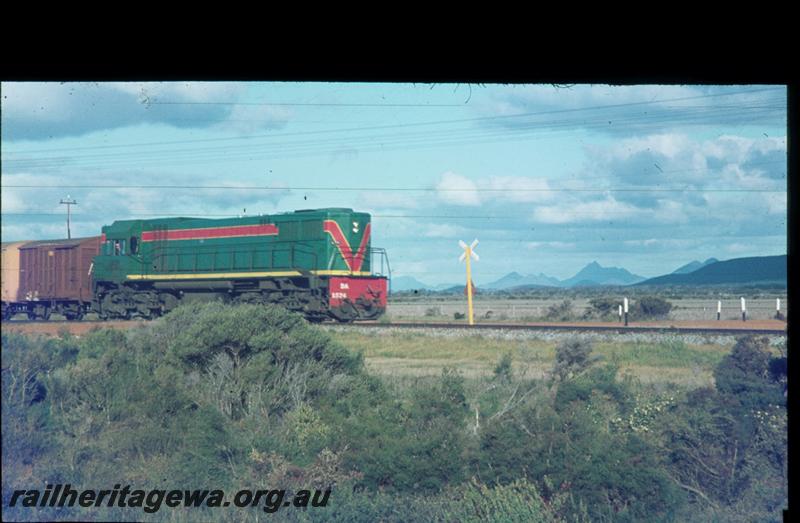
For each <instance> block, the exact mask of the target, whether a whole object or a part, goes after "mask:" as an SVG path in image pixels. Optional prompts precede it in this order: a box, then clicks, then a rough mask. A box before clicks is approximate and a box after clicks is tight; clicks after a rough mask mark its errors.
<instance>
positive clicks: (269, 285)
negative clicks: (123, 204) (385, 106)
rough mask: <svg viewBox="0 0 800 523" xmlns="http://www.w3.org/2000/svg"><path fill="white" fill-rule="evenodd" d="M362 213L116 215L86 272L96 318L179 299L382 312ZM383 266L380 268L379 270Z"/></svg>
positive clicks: (378, 255) (363, 314) (155, 308)
mask: <svg viewBox="0 0 800 523" xmlns="http://www.w3.org/2000/svg"><path fill="white" fill-rule="evenodd" d="M370 228H371V226H370V215H369V214H367V213H363V212H354V211H353V210H352V209H342V208H328V209H316V210H303V211H295V212H289V213H284V214H275V215H261V216H246V217H240V218H226V219H201V218H161V219H153V220H120V221H115V222H114V223H112V224H111V225H107V226H105V227H103V229H102V235H101V237H100V254H99V255H98V256H96V257H95V258H94V261H93V264H92V267H91V268H90V272H91V275H92V285H93V292H94V303H93V307H94V309H95V312H97V313H98V314H99V315H100V317H102V318H130V317H134V316H139V317H144V318H149V317H155V316H158V315H161V314H163V313H164V312H167V311H169V310H170V309H172V308H174V307H175V306H177V305H178V304H179V303H181V302H188V301H194V300H209V299H222V300H225V301H237V302H245V303H276V304H281V305H283V306H285V307H287V308H288V309H290V310H295V311H298V312H302V313H303V314H304V315H305V316H306V317H307V318H308V319H310V320H312V321H322V320H324V319H327V318H333V319H336V320H339V321H353V320H369V319H375V318H377V317H378V316H380V315H381V314H382V313H383V312H384V311H385V309H386V297H387V292H388V288H387V287H388V286H387V282H388V280H387V278H386V277H384V276H382V275H375V274H373V263H375V262H376V261H379V263H380V266H381V267H382V268H383V267H385V268H386V269H387V270H388V259H387V258H386V256H385V251H383V250H381V249H372V248H371V245H370V232H371V231H370ZM382 272H383V271H382V270H381V273H382Z"/></svg>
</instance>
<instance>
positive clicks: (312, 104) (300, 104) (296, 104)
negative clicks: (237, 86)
mask: <svg viewBox="0 0 800 523" xmlns="http://www.w3.org/2000/svg"><path fill="white" fill-rule="evenodd" d="M145 105H245V106H250V105H252V106H261V105H266V106H280V107H283V106H288V107H465V104H400V103H383V104H370V103H325V102H319V103H316V102H308V103H304V102H146V103H145Z"/></svg>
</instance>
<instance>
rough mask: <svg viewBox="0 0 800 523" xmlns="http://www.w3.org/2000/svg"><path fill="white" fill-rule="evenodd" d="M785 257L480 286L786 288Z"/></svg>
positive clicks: (400, 287) (455, 287) (442, 288)
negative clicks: (648, 273) (649, 273)
mask: <svg viewBox="0 0 800 523" xmlns="http://www.w3.org/2000/svg"><path fill="white" fill-rule="evenodd" d="M786 263H787V258H786V255H781V256H760V257H752V258H735V259H733V260H727V261H719V260H717V259H716V258H708V259H707V260H706V261H704V262H699V261H697V260H694V261H691V262H689V263H687V264H686V265H683V266H681V267H679V268H677V269H675V270H674V271H673V272H672V273H671V274H667V275H664V276H658V277H656V278H649V279H647V278H644V277H642V276H638V275H636V274H633V273H631V272H630V271H628V270H627V269H624V268H621V267H603V266H602V265H600V264H599V263H597V262H596V261H593V262H592V263H590V264H588V265H586V267H584V268H583V269H581V270H580V271H578V273H577V274H575V276H573V277H571V278H567V279H566V280H559V279H558V278H554V277H552V276H548V275H546V274H543V273H539V274H527V275H526V274H520V273H518V272H511V273H509V274H506V275H505V276H503V277H502V278H500V279H499V280H496V281H493V282H490V283H487V284H485V285H480V286H479V288H480V289H482V290H489V291H498V290H525V289H535V288H544V287H561V288H564V287H601V286H622V285H715V284H741V283H782V284H784V285H785V284H786ZM463 289H464V284H463V283H447V284H440V285H426V284H424V283H422V282H421V281H419V280H417V279H415V278H413V277H411V276H398V277H396V278H393V279H392V292H402V291H411V290H420V291H433V292H445V293H447V292H463Z"/></svg>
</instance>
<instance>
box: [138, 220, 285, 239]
mask: <svg viewBox="0 0 800 523" xmlns="http://www.w3.org/2000/svg"><path fill="white" fill-rule="evenodd" d="M276 234H278V227H277V226H275V225H273V224H266V225H239V226H236V227H211V228H207V229H173V230H167V231H145V232H143V233H142V241H143V242H152V241H158V240H204V239H212V238H231V237H237V236H274V235H276Z"/></svg>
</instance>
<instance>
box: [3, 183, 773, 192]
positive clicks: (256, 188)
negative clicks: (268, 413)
mask: <svg viewBox="0 0 800 523" xmlns="http://www.w3.org/2000/svg"><path fill="white" fill-rule="evenodd" d="M3 187H4V188H13V189H93V190H98V189H158V190H198V189H208V190H215V191H218V190H237V191H281V192H284V191H321V192H323V191H337V192H347V191H353V192H375V191H377V192H385V191H393V192H437V193H438V192H470V193H476V194H480V193H486V192H492V193H498V192H499V193H505V192H513V193H519V192H533V193H549V192H566V193H572V192H575V193H579V192H599V193H606V192H643V193H662V192H709V193H784V192H786V189H750V188H749V189H727V188H713V187H711V188H694V187H670V188H666V187H665V188H652V187H648V188H636V187H626V188H615V187H596V188H548V189H524V188H514V189H483V188H481V189H439V188H435V187H433V188H431V187H408V188H406V187H262V186H257V185H253V186H231V185H74V184H69V185H62V184H53V185H49V184H48V185H42V184H37V185H26V184H8V185H3Z"/></svg>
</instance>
